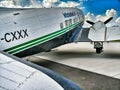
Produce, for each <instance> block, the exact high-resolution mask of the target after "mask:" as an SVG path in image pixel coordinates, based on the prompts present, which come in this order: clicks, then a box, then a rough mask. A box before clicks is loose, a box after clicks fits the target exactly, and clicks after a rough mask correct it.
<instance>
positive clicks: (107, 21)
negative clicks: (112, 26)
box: [104, 17, 113, 24]
mask: <svg viewBox="0 0 120 90" xmlns="http://www.w3.org/2000/svg"><path fill="white" fill-rule="evenodd" d="M112 19H113V17H110V18H109V19H108V20H106V21H105V22H104V24H107V23H109V22H110V21H111V20H112Z"/></svg>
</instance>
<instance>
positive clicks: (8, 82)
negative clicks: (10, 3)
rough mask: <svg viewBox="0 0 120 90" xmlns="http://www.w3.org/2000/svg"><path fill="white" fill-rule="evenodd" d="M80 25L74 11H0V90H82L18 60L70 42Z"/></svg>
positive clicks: (79, 15) (78, 13) (81, 17)
mask: <svg viewBox="0 0 120 90" xmlns="http://www.w3.org/2000/svg"><path fill="white" fill-rule="evenodd" d="M83 22H84V14H83V12H82V11H81V10H80V9H77V8H0V69H1V73H0V80H1V82H0V90H81V88H80V87H78V86H77V85H76V84H75V83H73V82H72V81H70V80H68V79H66V78H65V77H63V76H61V75H59V74H57V73H55V72H53V71H51V70H49V69H47V68H45V67H42V66H38V65H35V64H33V63H31V62H29V61H26V60H23V59H21V58H20V57H25V56H29V55H33V54H36V53H40V52H43V51H49V50H51V49H52V48H55V47H58V46H60V45H63V44H66V43H69V42H73V41H74V39H75V38H76V37H77V35H78V34H79V31H80V30H81V28H82V25H83Z"/></svg>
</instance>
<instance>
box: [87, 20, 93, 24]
mask: <svg viewBox="0 0 120 90" xmlns="http://www.w3.org/2000/svg"><path fill="white" fill-rule="evenodd" d="M86 22H87V23H89V24H91V25H94V22H92V21H89V20H87V21H86Z"/></svg>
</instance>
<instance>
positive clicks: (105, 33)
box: [88, 26, 120, 41]
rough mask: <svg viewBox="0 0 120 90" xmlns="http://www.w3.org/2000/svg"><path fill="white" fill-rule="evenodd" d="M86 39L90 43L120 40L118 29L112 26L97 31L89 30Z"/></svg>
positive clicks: (119, 29) (119, 30)
mask: <svg viewBox="0 0 120 90" xmlns="http://www.w3.org/2000/svg"><path fill="white" fill-rule="evenodd" d="M88 38H89V39H90V40H92V41H115V40H120V27H118V26H113V27H108V28H105V29H104V28H101V29H99V30H94V29H93V28H91V29H90V31H89V34H88Z"/></svg>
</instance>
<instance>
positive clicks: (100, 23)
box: [93, 21, 105, 30]
mask: <svg viewBox="0 0 120 90" xmlns="http://www.w3.org/2000/svg"><path fill="white" fill-rule="evenodd" d="M93 28H94V29H95V30H100V29H102V28H105V24H104V23H103V22H101V21H98V22H96V23H95V24H94V25H93Z"/></svg>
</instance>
